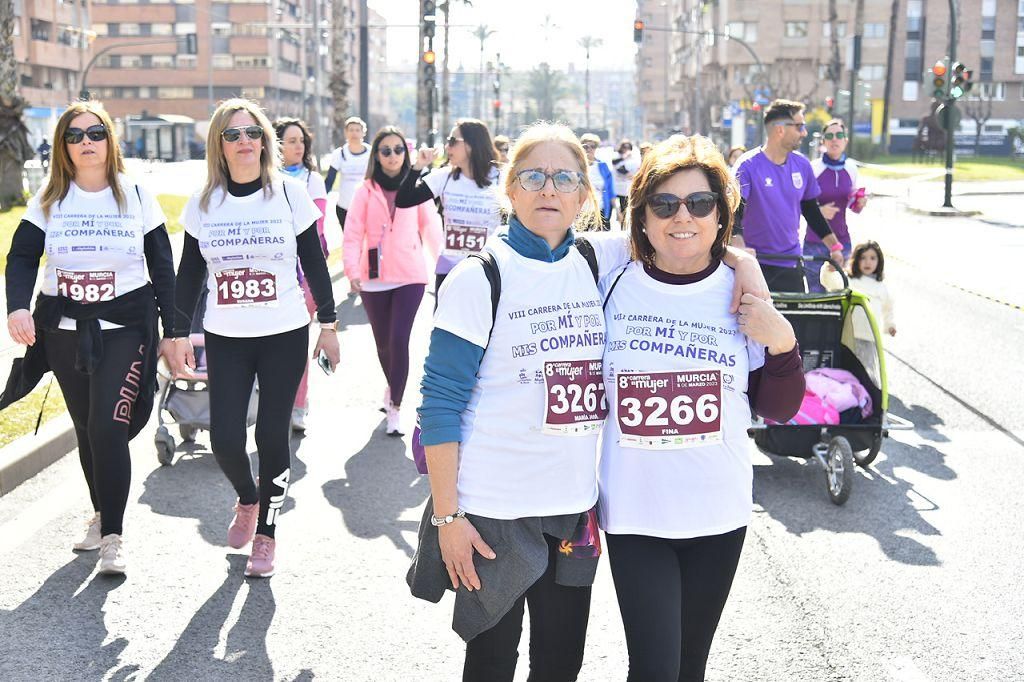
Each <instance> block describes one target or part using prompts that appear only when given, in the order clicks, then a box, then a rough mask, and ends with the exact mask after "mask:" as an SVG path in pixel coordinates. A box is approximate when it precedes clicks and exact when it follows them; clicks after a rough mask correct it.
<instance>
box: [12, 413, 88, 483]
mask: <svg viewBox="0 0 1024 682" xmlns="http://www.w3.org/2000/svg"><path fill="white" fill-rule="evenodd" d="M77 446H78V440H77V439H76V438H75V428H74V425H72V423H71V417H69V416H68V414H67V412H65V413H64V414H62V415H60V416H58V417H54V418H53V419H51V420H50V421H48V422H46V423H45V424H43V426H42V427H41V428H40V429H39V433H38V434H31V433H30V434H28V435H25V436H22V437H21V438H19V439H18V440H16V441H14V442H13V443H10V444H9V445H7V446H6V447H4V448H3V449H0V496H3V495H6V494H7V493H9V492H11V491H12V490H14V489H15V488H16V487H18V486H19V485H21V484H22V483H24V482H25V481H27V480H28V479H30V478H32V477H33V476H35V475H36V474H38V473H39V472H40V471H42V470H43V469H45V468H46V467H48V466H50V465H51V464H53V463H54V462H56V461H57V460H59V459H60V458H61V457H63V456H64V455H66V454H68V453H69V452H71V451H72V450H74V449H75V448H76V447H77Z"/></svg>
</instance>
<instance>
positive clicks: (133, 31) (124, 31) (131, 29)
mask: <svg viewBox="0 0 1024 682" xmlns="http://www.w3.org/2000/svg"><path fill="white" fill-rule="evenodd" d="M118 31H119V33H118V35H122V36H137V35H140V33H139V31H140V27H139V25H138V24H131V23H126V22H122V23H121V26H120V28H119V29H118Z"/></svg>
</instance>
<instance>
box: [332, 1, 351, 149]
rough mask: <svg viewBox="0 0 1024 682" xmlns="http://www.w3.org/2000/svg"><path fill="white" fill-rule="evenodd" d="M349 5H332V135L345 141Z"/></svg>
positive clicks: (349, 83) (339, 141) (336, 3)
mask: <svg viewBox="0 0 1024 682" xmlns="http://www.w3.org/2000/svg"><path fill="white" fill-rule="evenodd" d="M348 48H349V35H348V3H345V2H340V0H336V1H335V2H334V3H332V5H331V84H330V88H331V99H332V100H333V104H334V111H333V112H332V113H331V123H332V133H333V134H334V135H336V136H339V137H340V140H337V142H338V143H339V144H341V143H342V142H344V141H345V138H344V133H345V119H346V118H347V117H348V108H349V102H348V89H349V88H350V87H351V86H352V83H351V82H350V81H349V80H348Z"/></svg>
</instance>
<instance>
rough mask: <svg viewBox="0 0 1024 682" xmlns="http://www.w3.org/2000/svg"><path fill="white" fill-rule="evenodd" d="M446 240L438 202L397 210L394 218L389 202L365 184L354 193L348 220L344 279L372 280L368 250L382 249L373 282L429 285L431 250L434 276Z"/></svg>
mask: <svg viewBox="0 0 1024 682" xmlns="http://www.w3.org/2000/svg"><path fill="white" fill-rule="evenodd" d="M443 241H444V235H443V233H442V232H441V216H439V215H438V214H437V209H436V208H435V207H434V202H432V201H426V202H424V203H422V204H420V205H419V206H413V207H411V208H396V209H395V218H394V220H392V219H391V215H390V212H389V210H388V202H387V199H385V198H384V193H383V192H382V191H381V189H380V187H379V186H378V185H377V183H375V182H373V181H372V180H366V181H364V182H363V184H362V185H360V186H359V187H358V188H357V189H356V193H355V196H353V197H352V203H351V204H350V205H349V208H348V215H347V216H346V218H345V242H344V251H343V254H342V255H343V258H344V261H345V276H346V277H348V278H349V279H350V280H351V279H359V280H362V281H363V282H366V281H368V280H369V274H370V260H369V255H368V253H369V250H370V249H372V248H379V249H380V260H379V263H380V265H379V268H380V277H379V278H378V279H376V280H374V281H378V282H387V283H389V284H426V283H427V273H428V263H427V261H426V256H425V254H424V251H423V247H424V246H425V247H426V248H427V252H428V253H429V258H430V264H429V271H430V272H433V270H434V263H435V262H436V261H437V257H438V254H439V253H440V251H441V244H442V242H443Z"/></svg>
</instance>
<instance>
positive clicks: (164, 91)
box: [156, 87, 192, 99]
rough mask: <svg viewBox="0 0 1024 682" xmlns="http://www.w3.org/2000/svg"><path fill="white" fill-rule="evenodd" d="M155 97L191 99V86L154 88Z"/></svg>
mask: <svg viewBox="0 0 1024 682" xmlns="http://www.w3.org/2000/svg"><path fill="white" fill-rule="evenodd" d="M156 96H157V99H192V88H175V87H161V88H157V89H156Z"/></svg>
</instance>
